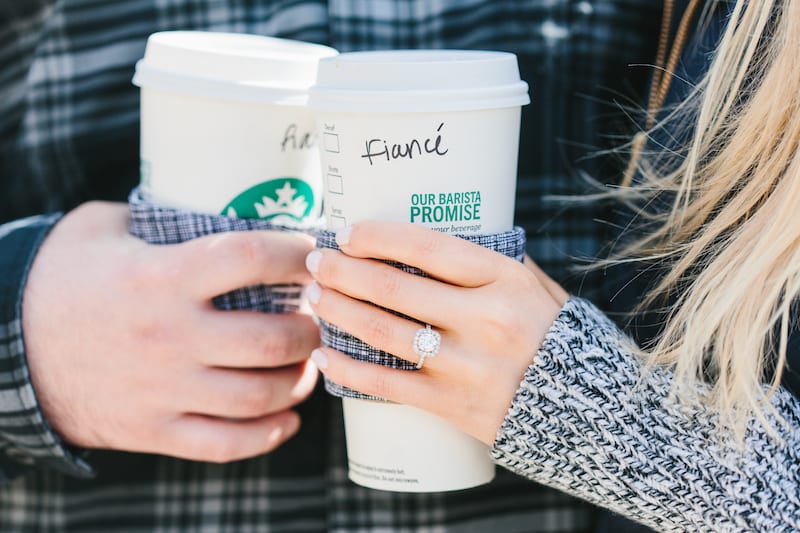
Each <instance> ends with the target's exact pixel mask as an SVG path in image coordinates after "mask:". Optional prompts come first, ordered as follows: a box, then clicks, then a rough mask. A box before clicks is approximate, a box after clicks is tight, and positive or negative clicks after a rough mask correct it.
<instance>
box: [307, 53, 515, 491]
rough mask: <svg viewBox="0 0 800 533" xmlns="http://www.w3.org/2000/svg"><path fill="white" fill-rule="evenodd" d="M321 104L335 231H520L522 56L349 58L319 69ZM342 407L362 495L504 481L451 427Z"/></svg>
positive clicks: (402, 414)
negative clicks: (411, 226)
mask: <svg viewBox="0 0 800 533" xmlns="http://www.w3.org/2000/svg"><path fill="white" fill-rule="evenodd" d="M310 95H311V96H310V100H309V107H311V108H312V109H314V110H315V111H316V112H317V121H318V134H319V137H320V154H321V156H322V171H323V174H324V175H325V180H324V182H325V218H326V226H327V227H328V228H331V229H335V228H338V227H343V226H346V225H350V224H353V223H355V222H359V221H362V220H370V219H372V220H394V221H404V222H412V223H418V224H423V225H425V226H428V227H430V228H433V229H435V230H437V231H441V232H444V233H451V234H486V233H498V232H502V231H507V230H510V229H512V227H513V215H514V196H515V189H516V176H517V157H518V147H519V127H520V110H521V106H522V105H525V104H527V103H529V102H530V99H529V96H528V86H527V84H526V83H525V82H523V81H521V80H520V77H519V68H518V65H517V60H516V57H515V56H514V55H513V54H509V53H502V52H481V51H463V50H462V51H459V50H436V51H434V50H424V51H423V50H415V51H388V52H355V53H346V54H341V55H339V56H336V57H331V58H325V59H323V60H321V61H320V64H319V71H318V75H317V84H316V85H315V86H314V87H312V88H311V91H310ZM453 260H454V261H457V260H458V259H457V258H453ZM408 342H409V346H410V345H411V343H412V342H413V339H408ZM343 405H344V416H345V430H346V438H347V453H348V460H349V465H350V468H349V474H348V475H349V477H350V479H351V480H353V481H354V482H356V483H358V484H360V485H363V486H366V487H371V488H376V489H383V490H392V491H404V492H434V491H448V490H459V489H465V488H469V487H473V486H477V485H481V484H484V483H487V482H489V481H491V479H492V478H493V477H494V465H493V463H492V461H491V459H490V456H489V451H488V449H487V447H486V446H485V445H484V444H483V443H481V442H479V441H478V440H476V439H474V438H472V437H470V436H468V435H465V434H463V433H461V432H459V431H458V430H457V429H456V428H455V427H454V426H452V425H451V424H450V423H448V422H446V421H445V420H443V419H441V418H438V417H435V416H433V415H431V414H428V413H426V412H424V411H422V410H419V409H416V408H413V407H409V406H404V405H396V404H391V403H386V402H373V401H369V400H363V399H353V398H345V399H344V404H343Z"/></svg>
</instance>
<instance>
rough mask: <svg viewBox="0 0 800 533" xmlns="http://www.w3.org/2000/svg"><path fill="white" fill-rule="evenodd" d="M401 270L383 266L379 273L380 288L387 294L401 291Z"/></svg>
mask: <svg viewBox="0 0 800 533" xmlns="http://www.w3.org/2000/svg"><path fill="white" fill-rule="evenodd" d="M401 279H402V278H401V271H400V270H398V269H396V268H393V267H389V266H387V267H385V268H382V269H381V271H380V274H378V280H377V285H378V290H380V291H381V293H382V294H383V295H385V296H394V295H396V294H397V293H398V292H399V291H400V283H401Z"/></svg>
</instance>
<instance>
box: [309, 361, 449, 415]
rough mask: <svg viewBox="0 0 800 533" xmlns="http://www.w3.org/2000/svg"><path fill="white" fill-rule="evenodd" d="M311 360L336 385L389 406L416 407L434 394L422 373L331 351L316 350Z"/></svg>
mask: <svg viewBox="0 0 800 533" xmlns="http://www.w3.org/2000/svg"><path fill="white" fill-rule="evenodd" d="M311 360H312V361H314V363H315V364H316V365H317V367H319V369H320V370H321V371H322V372H323V373H324V374H325V375H326V376H327V377H328V378H329V379H331V380H332V381H334V382H335V383H338V384H339V385H343V386H345V387H347V388H350V389H353V390H356V391H358V392H361V393H363V394H368V395H370V396H375V397H377V398H383V399H385V400H389V401H392V402H396V403H401V404H406V405H414V406H418V407H419V401H420V399H424V398H430V397H431V396H434V395H435V394H434V393H435V392H436V391H434V390H433V388H434V387H435V382H434V381H432V380H431V379H430V378H429V376H426V375H425V374H423V373H421V372H412V371H408V370H398V369H396V368H389V367H386V366H381V365H376V364H373V363H365V362H363V361H357V360H355V359H352V358H350V357H347V356H346V355H344V354H343V353H341V352H339V351H336V350H333V349H331V348H317V349H316V350H314V351H313V352H312V353H311ZM439 394H441V392H440V393H439Z"/></svg>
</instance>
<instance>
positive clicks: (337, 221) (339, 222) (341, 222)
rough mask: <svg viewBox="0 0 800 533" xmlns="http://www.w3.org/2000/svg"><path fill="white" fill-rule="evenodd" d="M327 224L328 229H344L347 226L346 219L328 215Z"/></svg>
mask: <svg viewBox="0 0 800 533" xmlns="http://www.w3.org/2000/svg"><path fill="white" fill-rule="evenodd" d="M328 223H329V225H330V229H339V228H344V227H346V226H347V219H346V218H344V217H340V216H336V215H330V216H329V217H328Z"/></svg>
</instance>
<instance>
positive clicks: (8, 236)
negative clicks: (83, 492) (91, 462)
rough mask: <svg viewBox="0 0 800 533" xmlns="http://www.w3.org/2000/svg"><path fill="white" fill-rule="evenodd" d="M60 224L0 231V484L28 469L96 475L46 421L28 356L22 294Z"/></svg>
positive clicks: (21, 223)
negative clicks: (44, 243)
mask: <svg viewBox="0 0 800 533" xmlns="http://www.w3.org/2000/svg"><path fill="white" fill-rule="evenodd" d="M58 219H59V215H43V216H37V217H32V218H27V219H23V220H18V221H14V222H10V223H7V224H5V225H2V226H0V484H2V483H5V482H8V481H10V480H11V479H13V478H14V477H16V476H18V475H21V474H23V473H24V472H25V471H26V470H27V469H30V468H41V467H46V468H55V469H57V470H60V471H61V472H64V473H66V474H71V475H75V476H80V477H88V476H91V475H92V469H91V468H90V467H89V466H88V464H86V463H85V462H84V461H83V460H82V459H81V458H80V457H79V456H78V454H77V453H76V451H75V450H73V449H71V448H70V447H69V446H66V445H65V444H64V443H63V442H62V441H61V439H59V437H58V435H56V434H55V432H54V431H53V430H52V428H51V427H50V425H49V424H48V423H47V420H45V418H44V415H43V413H42V411H41V409H40V406H39V403H38V401H37V399H36V393H35V391H34V389H33V385H32V384H31V376H30V370H29V368H28V364H27V359H26V355H25V339H24V336H23V332H22V295H23V289H24V287H25V282H26V279H27V276H28V272H29V270H30V267H31V264H32V263H33V259H34V257H35V255H36V251H37V250H38V248H39V245H40V244H41V243H42V241H43V240H44V238H45V237H46V236H47V233H48V232H49V231H50V229H51V228H52V227H53V225H54V224H55V223H56V222H57V221H58Z"/></svg>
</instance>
